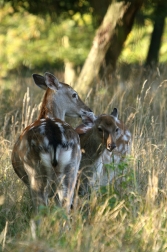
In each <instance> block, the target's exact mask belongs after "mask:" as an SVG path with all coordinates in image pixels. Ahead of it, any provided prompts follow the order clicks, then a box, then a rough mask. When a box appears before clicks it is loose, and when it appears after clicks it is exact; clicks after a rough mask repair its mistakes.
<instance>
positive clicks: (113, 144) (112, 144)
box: [107, 143, 117, 151]
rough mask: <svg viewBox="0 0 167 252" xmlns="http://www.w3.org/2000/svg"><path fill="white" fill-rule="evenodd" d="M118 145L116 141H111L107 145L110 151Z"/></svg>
mask: <svg viewBox="0 0 167 252" xmlns="http://www.w3.org/2000/svg"><path fill="white" fill-rule="evenodd" d="M116 147H117V146H116V144H115V143H109V144H108V145H107V150H108V151H112V150H113V149H115V148H116Z"/></svg>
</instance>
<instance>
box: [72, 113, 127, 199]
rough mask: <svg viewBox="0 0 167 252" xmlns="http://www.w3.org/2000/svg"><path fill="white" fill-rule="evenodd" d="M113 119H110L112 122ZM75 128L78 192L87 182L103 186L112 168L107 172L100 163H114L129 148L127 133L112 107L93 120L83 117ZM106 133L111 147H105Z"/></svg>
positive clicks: (111, 173) (86, 186)
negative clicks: (78, 155)
mask: <svg viewBox="0 0 167 252" xmlns="http://www.w3.org/2000/svg"><path fill="white" fill-rule="evenodd" d="M113 120H114V123H112V121H113ZM110 121H111V123H109V122H110ZM101 125H102V126H101ZM114 130H115V132H114ZM76 131H77V133H78V134H79V136H80V142H81V149H82V152H83V153H82V159H81V163H80V173H81V182H80V183H81V186H80V192H81V194H84V193H85V192H87V191H88V188H89V186H90V185H91V186H93V187H95V186H104V185H107V183H108V182H111V181H112V179H113V177H114V172H113V171H112V170H111V171H110V172H108V170H106V168H105V165H104V164H109V163H112V162H114V163H116V164H118V163H119V162H120V161H121V160H122V159H123V158H124V157H125V156H126V154H127V153H129V152H130V144H131V133H130V131H129V130H128V129H126V127H125V125H124V124H123V123H122V122H121V121H120V120H119V119H118V111H117V109H116V108H114V110H113V111H112V113H111V115H102V116H99V117H98V119H97V120H95V121H94V122H92V121H90V120H89V119H88V118H86V117H84V118H83V124H81V125H79V126H78V127H77V128H76ZM110 132H112V135H110V134H111V133H110ZM107 136H108V137H109V136H111V137H110V138H112V139H115V141H114V148H112V149H109V148H108V147H107V144H108V142H107V141H108V138H107ZM104 144H105V145H106V148H105V145H104ZM115 147H116V148H115ZM83 181H84V182H83Z"/></svg>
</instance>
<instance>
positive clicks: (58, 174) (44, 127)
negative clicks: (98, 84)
mask: <svg viewBox="0 0 167 252" xmlns="http://www.w3.org/2000/svg"><path fill="white" fill-rule="evenodd" d="M32 77H33V80H34V82H35V84H36V85H37V86H38V87H40V88H42V89H44V90H45V94H44V97H43V100H42V105H41V110H40V113H39V116H38V118H37V120H36V121H34V122H33V123H31V124H30V125H28V126H27V127H26V128H25V129H24V130H23V132H22V133H21V134H20V136H19V137H18V139H17V141H16V142H15V144H14V147H13V150H12V157H11V159H12V166H13V169H14V171H15V173H16V174H17V175H18V177H19V178H20V179H21V180H22V181H23V183H24V184H25V185H26V186H27V187H28V189H29V192H30V195H31V198H32V202H33V206H34V209H35V211H36V212H38V210H39V206H40V205H47V204H48V199H49V198H50V197H54V200H55V203H56V204H57V205H59V206H62V207H65V209H66V210H67V212H69V211H70V208H71V204H72V200H73V195H74V188H75V184H76V180H77V173H78V169H79V164H80V160H81V149H80V139H79V135H78V134H77V132H76V131H75V130H74V129H73V128H72V127H71V126H70V125H69V124H68V123H66V122H65V121H64V120H65V116H69V117H82V116H86V117H88V118H89V119H90V121H91V120H93V118H94V114H93V112H92V111H91V110H90V108H89V107H88V106H87V105H85V104H84V102H83V101H82V100H81V99H80V97H79V95H78V94H77V92H76V91H75V90H74V89H73V88H72V87H71V86H69V85H68V84H66V83H63V82H59V80H58V79H57V78H56V77H55V76H54V75H52V74H51V73H48V72H46V73H45V75H44V76H42V75H39V74H33V75H32Z"/></svg>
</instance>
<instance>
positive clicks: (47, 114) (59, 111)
mask: <svg viewBox="0 0 167 252" xmlns="http://www.w3.org/2000/svg"><path fill="white" fill-rule="evenodd" d="M61 105H62V104H61V103H60V102H59V101H58V97H57V99H56V95H55V93H53V92H50V90H49V89H48V90H47V92H46V93H45V95H44V98H43V101H42V105H41V110H40V113H39V116H38V120H39V119H43V118H51V119H53V118H59V119H61V120H62V121H64V119H65V111H64V110H63V108H62V106H61Z"/></svg>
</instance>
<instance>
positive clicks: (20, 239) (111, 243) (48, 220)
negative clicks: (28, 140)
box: [0, 68, 167, 252]
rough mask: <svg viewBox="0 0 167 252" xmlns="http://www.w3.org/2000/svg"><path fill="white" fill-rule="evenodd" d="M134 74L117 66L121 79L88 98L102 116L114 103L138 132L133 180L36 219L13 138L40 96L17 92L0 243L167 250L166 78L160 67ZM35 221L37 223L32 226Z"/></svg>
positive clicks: (7, 136)
mask: <svg viewBox="0 0 167 252" xmlns="http://www.w3.org/2000/svg"><path fill="white" fill-rule="evenodd" d="M129 72H130V74H129V76H128V78H127V79H126V80H125V79H123V77H122V75H121V74H120V73H121V70H120V72H119V71H118V76H117V77H118V82H117V83H114V82H112V81H111V80H110V79H107V78H106V79H103V80H99V82H97V84H96V87H95V91H94V92H95V93H94V94H93V99H92V97H91V94H90V96H89V97H87V99H86V102H87V103H88V104H90V105H91V107H92V109H93V110H94V111H95V113H96V114H97V115H98V114H101V113H103V112H107V113H109V112H111V110H112V109H113V107H117V108H118V111H119V117H120V118H121V119H123V121H126V122H127V124H128V125H129V128H130V130H131V132H132V136H133V137H132V152H131V155H130V158H129V162H128V172H129V174H130V176H131V177H130V180H128V179H129V177H128V176H125V181H124V183H122V184H120V186H119V190H117V191H115V190H114V189H113V188H112V187H108V188H105V190H101V191H100V192H94V191H93V192H92V194H91V197H90V200H88V199H84V198H82V199H80V200H79V201H78V205H77V206H75V207H74V209H73V210H72V211H71V214H70V217H69V216H67V215H66V213H65V212H64V210H63V209H60V208H57V207H56V206H55V205H54V204H53V202H51V203H50V205H49V207H47V208H46V207H43V208H41V209H40V212H39V215H38V216H34V215H33V213H32V203H31V200H30V197H29V194H28V190H27V188H26V187H25V186H24V185H23V183H22V182H21V181H20V180H19V179H18V178H17V176H16V174H15V173H14V171H13V169H12V165H11V160H10V158H11V150H12V146H13V144H14V141H15V139H16V136H17V135H18V134H19V132H20V131H21V130H22V128H23V125H24V124H25V125H26V124H28V123H30V122H31V120H34V118H35V115H36V114H34V116H32V115H33V108H34V106H35V104H38V103H39V101H40V99H36V95H35V92H34V90H32V89H31V88H30V89H29V91H27V90H26V89H25V92H24V93H23V95H22V96H21V95H20V93H19V92H18V93H17V92H16V93H17V95H16V97H17V98H16V101H17V99H21V103H20V110H19V111H20V112H19V113H18V114H17V116H16V111H14V112H12V113H11V114H10V116H9V117H10V120H9V125H8V128H7V129H8V131H7V132H6V133H5V132H3V134H1V136H0V182H1V183H0V244H1V245H2V248H3V250H4V251H13V252H16V251H60V252H63V251H69V252H73V251H76V252H77V251H78V252H87V251H92V252H93V251H97V252H98V251H99V252H103V251H104V252H111V251H122V252H124V251H125V252H130V251H138V252H148V251H149V252H152V251H153V252H163V251H164V252H165V251H166V249H167V238H166V237H167V174H166V167H167V154H166V153H167V144H166V139H167V122H166V116H167V115H166V107H167V104H166V97H167V81H166V76H165V72H164V71H163V68H162V71H161V69H155V70H154V71H152V72H148V73H147V74H146V75H145V76H144V75H143V72H144V69H140V68H138V69H131V70H129ZM18 80H19V79H18ZM20 84H21V82H20V83H19V81H18V83H17V85H20ZM13 88H14V87H13ZM25 93H26V94H25ZM39 93H42V91H41V90H38V92H37V96H38V95H39ZM10 95H12V94H10ZM24 95H25V96H24ZM24 97H25V98H24ZM23 98H24V99H23ZM38 98H39V97H38ZM8 99H9V100H10V99H11V97H8ZM23 100H24V108H23V109H21V107H23V105H22V104H23ZM34 100H36V101H38V102H37V103H35V102H34ZM25 108H28V109H25ZM35 108H37V107H35ZM5 109H6V110H7V108H5ZM6 110H5V111H6ZM21 111H22V112H21ZM35 113H37V111H36V112H35ZM12 118H13V119H12ZM27 118H29V119H28V121H27V122H26V120H27ZM12 120H13V121H12ZM3 122H4V120H3ZM11 122H12V123H13V124H12V125H11ZM1 129H3V126H2V128H1ZM125 182H126V183H125ZM38 219H40V226H39V227H38V228H35V227H34V223H35V222H36V221H37V220H38Z"/></svg>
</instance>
